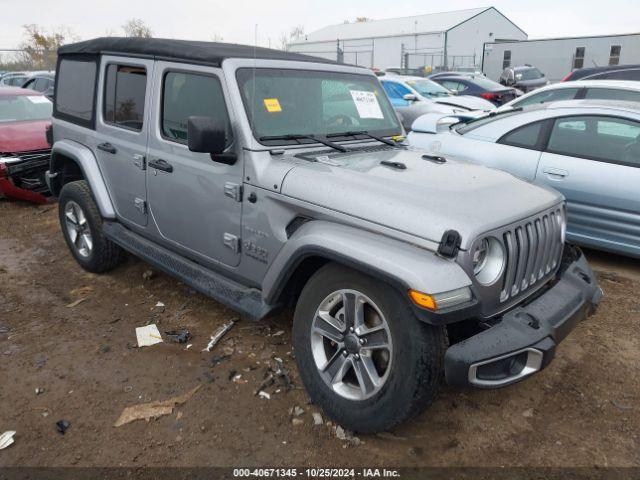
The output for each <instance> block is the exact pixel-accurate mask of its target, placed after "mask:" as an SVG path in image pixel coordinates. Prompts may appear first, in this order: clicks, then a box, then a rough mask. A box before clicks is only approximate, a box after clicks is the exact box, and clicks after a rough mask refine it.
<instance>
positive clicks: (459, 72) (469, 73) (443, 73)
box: [428, 70, 485, 81]
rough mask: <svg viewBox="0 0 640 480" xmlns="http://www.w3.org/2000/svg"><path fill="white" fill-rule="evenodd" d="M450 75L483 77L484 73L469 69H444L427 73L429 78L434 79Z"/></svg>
mask: <svg viewBox="0 0 640 480" xmlns="http://www.w3.org/2000/svg"><path fill="white" fill-rule="evenodd" d="M452 75H456V76H462V77H484V76H485V74H484V73H482V72H480V71H477V70H474V71H469V70H446V71H440V72H435V73H432V74H431V75H429V77H428V78H430V79H431V80H434V81H435V79H436V78H438V77H451V76H452Z"/></svg>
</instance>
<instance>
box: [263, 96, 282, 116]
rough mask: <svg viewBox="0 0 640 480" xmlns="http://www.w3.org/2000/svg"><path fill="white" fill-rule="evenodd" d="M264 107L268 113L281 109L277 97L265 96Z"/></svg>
mask: <svg viewBox="0 0 640 480" xmlns="http://www.w3.org/2000/svg"><path fill="white" fill-rule="evenodd" d="M264 107H265V108H266V109H267V112H269V113H276V112H281V111H282V107H281V106H280V101H279V100H278V99H277V98H265V99H264Z"/></svg>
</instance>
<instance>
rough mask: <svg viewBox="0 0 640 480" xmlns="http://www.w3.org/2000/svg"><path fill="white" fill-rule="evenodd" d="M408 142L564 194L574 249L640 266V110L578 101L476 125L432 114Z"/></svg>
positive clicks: (495, 116) (499, 114)
mask: <svg viewBox="0 0 640 480" xmlns="http://www.w3.org/2000/svg"><path fill="white" fill-rule="evenodd" d="M407 141H408V142H409V144H410V145H412V146H414V147H418V148H420V149H423V150H427V151H429V152H430V154H431V155H435V156H444V157H447V156H452V157H454V158H457V159H464V160H468V161H471V162H474V163H480V164H482V165H486V166H488V167H492V168H497V169H500V170H505V171H507V172H510V173H512V174H514V175H516V176H518V177H520V178H522V179H524V180H527V181H529V182H532V183H535V184H538V185H543V186H547V187H552V188H554V189H556V190H559V191H560V192H561V193H563V194H564V196H565V197H566V199H567V210H568V224H567V238H568V239H569V240H570V241H572V242H574V243H578V244H581V245H585V246H589V247H592V248H599V249H602V250H608V251H613V252H616V253H621V254H623V255H630V256H634V257H639V258H640V188H639V185H640V104H638V103H636V102H614V101H608V100H571V101H562V102H552V103H547V104H541V105H531V106H528V107H524V109H522V108H516V109H511V110H503V111H493V112H490V113H488V114H485V115H483V116H481V117H478V118H475V119H474V118H470V116H468V115H465V116H463V115H459V114H457V115H453V116H451V115H450V116H446V115H441V114H428V115H424V116H422V117H420V118H419V119H418V120H416V121H415V122H414V124H413V131H412V132H411V133H410V134H409V136H408V137H407ZM530 233H531V234H532V235H534V233H533V232H530ZM530 240H531V239H530ZM522 241H525V240H524V239H523V240H522Z"/></svg>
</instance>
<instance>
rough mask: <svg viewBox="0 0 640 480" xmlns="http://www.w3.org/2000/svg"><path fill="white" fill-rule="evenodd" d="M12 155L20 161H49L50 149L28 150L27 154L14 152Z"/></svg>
mask: <svg viewBox="0 0 640 480" xmlns="http://www.w3.org/2000/svg"><path fill="white" fill-rule="evenodd" d="M12 155H15V156H16V157H20V159H21V160H25V161H28V160H43V159H47V160H48V159H49V157H50V156H51V149H50V148H44V149H42V150H30V151H27V152H16V153H13V154H12Z"/></svg>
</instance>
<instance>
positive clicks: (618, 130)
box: [547, 116, 640, 167]
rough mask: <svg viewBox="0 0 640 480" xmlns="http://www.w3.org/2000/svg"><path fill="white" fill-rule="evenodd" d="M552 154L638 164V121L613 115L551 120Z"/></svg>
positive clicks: (639, 143) (639, 141)
mask: <svg viewBox="0 0 640 480" xmlns="http://www.w3.org/2000/svg"><path fill="white" fill-rule="evenodd" d="M547 150H548V151H550V152H552V153H559V154H561V155H569V156H572V157H581V158H587V159H592V160H600V161H604V162H611V163H626V164H630V165H633V166H638V167H640V123H638V122H634V121H631V120H625V119H622V118H615V117H598V116H582V117H567V118H561V119H558V120H556V121H555V123H554V126H553V130H552V131H551V137H550V138H549V144H548V146H547Z"/></svg>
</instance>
